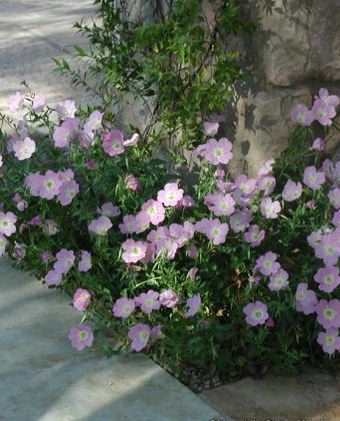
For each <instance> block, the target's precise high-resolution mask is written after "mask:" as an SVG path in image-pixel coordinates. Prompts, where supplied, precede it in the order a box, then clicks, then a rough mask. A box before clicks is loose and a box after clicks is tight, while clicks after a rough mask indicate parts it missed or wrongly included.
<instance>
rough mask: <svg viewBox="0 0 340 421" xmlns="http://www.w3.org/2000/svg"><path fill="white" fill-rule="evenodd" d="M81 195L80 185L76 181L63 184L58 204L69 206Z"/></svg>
mask: <svg viewBox="0 0 340 421" xmlns="http://www.w3.org/2000/svg"><path fill="white" fill-rule="evenodd" d="M78 193H79V184H78V183H76V182H75V181H74V180H72V181H68V182H66V183H63V184H62V186H61V187H60V190H59V195H58V202H60V203H61V204H62V205H63V206H67V205H69V204H70V203H71V202H72V200H73V199H74V198H75V197H76V195H77V194H78Z"/></svg>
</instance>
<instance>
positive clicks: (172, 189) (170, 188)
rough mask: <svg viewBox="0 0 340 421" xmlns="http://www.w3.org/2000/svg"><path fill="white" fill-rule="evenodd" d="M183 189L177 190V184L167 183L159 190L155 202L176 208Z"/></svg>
mask: <svg viewBox="0 0 340 421" xmlns="http://www.w3.org/2000/svg"><path fill="white" fill-rule="evenodd" d="M183 193H184V190H183V189H179V188H178V184H177V183H167V184H166V185H165V186H164V190H160V191H159V192H158V194H157V200H158V202H160V203H163V205H164V206H176V205H177V203H178V202H179V201H180V200H181V199H182V198H183Z"/></svg>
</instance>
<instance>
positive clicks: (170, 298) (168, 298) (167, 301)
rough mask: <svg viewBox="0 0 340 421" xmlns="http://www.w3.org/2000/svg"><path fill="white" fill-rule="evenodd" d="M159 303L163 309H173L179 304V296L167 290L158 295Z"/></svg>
mask: <svg viewBox="0 0 340 421" xmlns="http://www.w3.org/2000/svg"><path fill="white" fill-rule="evenodd" d="M159 302H160V304H161V305H162V306H164V307H167V308H174V307H176V305H177V304H178V302H179V296H178V295H177V294H176V293H175V292H174V291H172V290H171V289H167V290H166V291H163V292H162V293H161V294H160V295H159Z"/></svg>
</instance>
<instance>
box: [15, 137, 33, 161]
mask: <svg viewBox="0 0 340 421" xmlns="http://www.w3.org/2000/svg"><path fill="white" fill-rule="evenodd" d="M13 150H14V155H15V156H16V158H18V160H19V161H24V160H25V159H29V158H31V156H32V155H33V154H34V152H35V142H34V140H32V139H30V138H29V137H26V138H25V139H24V140H18V141H17V142H15V143H14V144H13Z"/></svg>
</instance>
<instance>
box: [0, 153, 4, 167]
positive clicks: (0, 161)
mask: <svg viewBox="0 0 340 421" xmlns="http://www.w3.org/2000/svg"><path fill="white" fill-rule="evenodd" d="M3 164H4V163H3V160H2V155H1V154H0V168H1V167H2V166H3Z"/></svg>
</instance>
